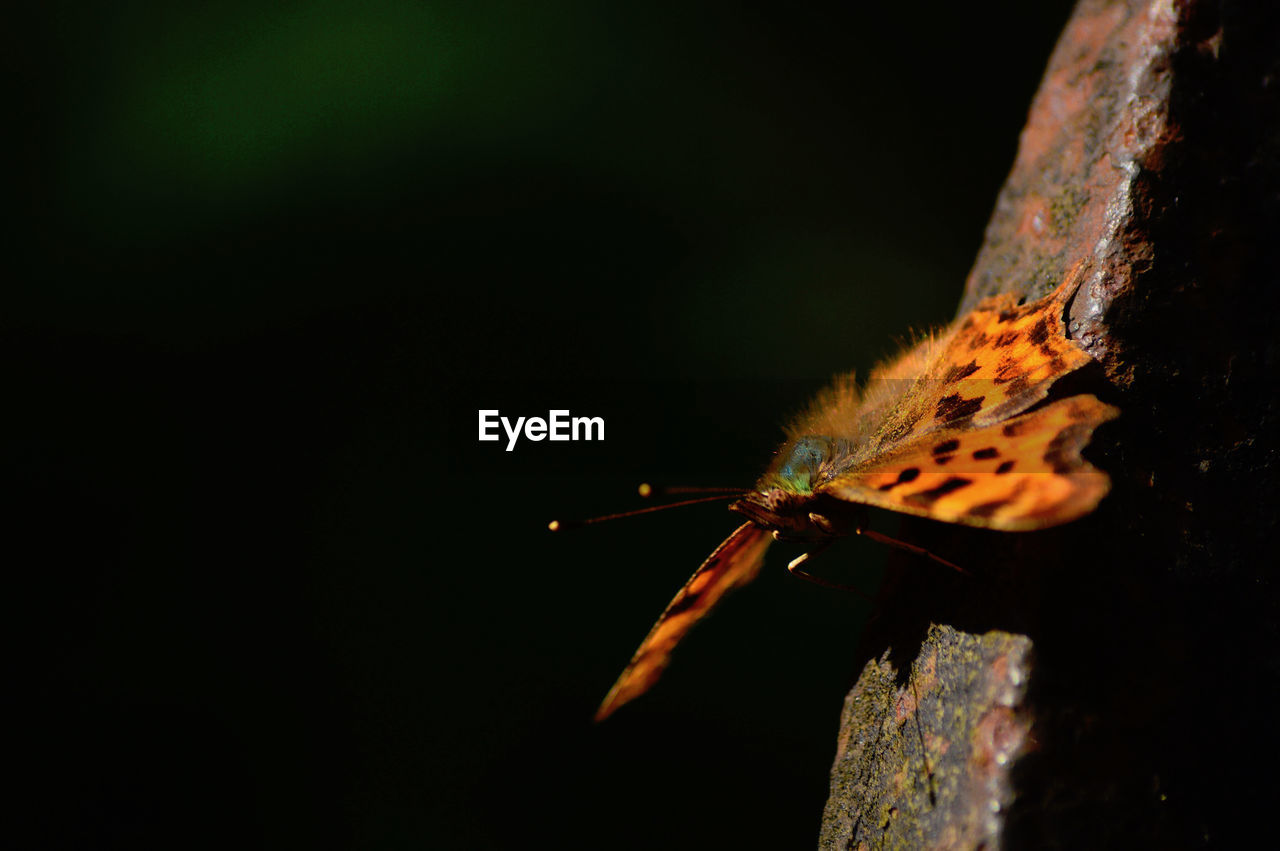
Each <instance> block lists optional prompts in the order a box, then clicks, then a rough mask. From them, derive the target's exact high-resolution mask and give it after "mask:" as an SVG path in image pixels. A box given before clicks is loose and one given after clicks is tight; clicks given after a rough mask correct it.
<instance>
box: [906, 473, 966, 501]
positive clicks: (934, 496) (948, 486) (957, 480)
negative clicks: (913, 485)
mask: <svg viewBox="0 0 1280 851" xmlns="http://www.w3.org/2000/svg"><path fill="white" fill-rule="evenodd" d="M971 484H973V479H965V478H961V477H960V476H952V477H951V478H949V479H947V480H946V481H945V482H943V483H942V484H940V485H938V486H937V487H936V488H930V489H929V490H927V491H920V493H913V494H911V495H910V496H908V497H907V499H906V501H907V502H909V503H911V504H912V505H932V504H933V503H935V502H937V501H938V500H940V499H942V498H943V497H944V496H946V495H947V494H949V493H955V492H956V491H958V490H960V489H961V488H967V487H968V486H969V485H971Z"/></svg>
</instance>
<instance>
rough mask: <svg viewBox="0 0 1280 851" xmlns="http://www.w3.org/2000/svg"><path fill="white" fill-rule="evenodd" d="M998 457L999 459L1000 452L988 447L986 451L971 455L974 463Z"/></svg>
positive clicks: (982, 450)
mask: <svg viewBox="0 0 1280 851" xmlns="http://www.w3.org/2000/svg"><path fill="white" fill-rule="evenodd" d="M999 457H1000V450H998V449H996V448H995V447H994V446H989V447H987V448H986V449H979V450H977V451H976V452H974V453H973V458H974V460H975V461H982V460H985V459H987V458H999Z"/></svg>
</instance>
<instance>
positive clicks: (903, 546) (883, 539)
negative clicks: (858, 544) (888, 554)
mask: <svg viewBox="0 0 1280 851" xmlns="http://www.w3.org/2000/svg"><path fill="white" fill-rule="evenodd" d="M856 531H857V533H858V534H859V535H866V536H867V537H868V538H870V539H871V540H873V541H878V542H880V543H882V544H885V545H886V546H890V547H897V548H898V549H900V550H906V551H907V552H909V553H914V554H915V555H918V556H924V557H925V558H930V559H933V560H934V561H936V562H937V563H938V564H941V565H945V566H947V567H949V568H951V569H952V570H954V571H956V572H957V573H962V574H964V575H965V576H973V574H972V573H970V572H969V571H967V570H965V569H964V568H963V567H961V566H960V565H958V564H952V563H951V562H949V561H947V560H946V559H945V558H943V557H942V556H938V555H934V554H933V553H931V552H929V551H928V550H926V549H925V548H924V547H917V546H916V545H915V544H908V543H907V542H906V541H899V540H898V539H897V538H890V537H889V536H888V535H884V534H881V533H880V532H873V531H872V530H870V529H857V530H856Z"/></svg>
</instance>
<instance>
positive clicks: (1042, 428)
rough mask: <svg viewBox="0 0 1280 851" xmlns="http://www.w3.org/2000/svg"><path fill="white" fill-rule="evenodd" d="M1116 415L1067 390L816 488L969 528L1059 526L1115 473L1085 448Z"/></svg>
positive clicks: (911, 445)
mask: <svg viewBox="0 0 1280 851" xmlns="http://www.w3.org/2000/svg"><path fill="white" fill-rule="evenodd" d="M1119 413H1120V412H1119V410H1118V409H1116V408H1114V407H1112V406H1111V405H1107V404H1105V403H1103V402H1100V401H1098V399H1097V398H1095V397H1093V396H1071V397H1069V398H1066V399H1061V400H1059V401H1056V402H1053V403H1052V404H1049V405H1046V406H1044V407H1043V408H1038V409H1036V410H1034V411H1031V412H1028V413H1024V414H1020V415H1018V416H1015V417H1011V418H1009V419H1007V420H1005V421H1004V422H1000V423H997V424H995V425H991V426H987V427H986V428H980V429H973V428H965V429H943V430H938V431H934V432H931V433H928V434H926V435H924V436H922V437H921V438H919V439H916V440H912V441H909V442H907V443H905V444H904V445H902V446H901V447H900V448H898V449H897V450H894V451H892V452H889V453H887V454H885V455H883V456H880V457H877V458H873V459H871V460H869V461H868V462H866V463H864V464H862V465H859V466H857V467H855V468H854V469H852V470H849V471H848V472H846V473H844V474H842V475H840V476H838V477H836V478H835V479H833V480H832V481H830V482H828V483H826V484H824V485H823V486H821V487H820V488H819V489H818V492H820V493H825V494H829V495H831V496H835V497H837V498H839V499H844V500H848V501H850V502H859V503H865V504H868V505H875V506H879V507H881V508H887V509H890V510H892V511H900V512H904V513H907V514H918V515H921V516H924V517H932V518H934V519H936V520H943V521H946V522H950V523H964V524H967V525H970V526H982V527H985V528H991V529H1005V530H1011V531H1017V530H1028V529H1043V528H1046V527H1049V526H1056V525H1058V524H1061V523H1066V522H1068V521H1071V520H1074V519H1076V518H1077V517H1080V516H1082V515H1084V514H1087V513H1088V512H1089V511H1091V510H1093V508H1094V506H1096V505H1097V504H1098V502H1099V500H1101V499H1102V497H1103V496H1105V495H1106V493H1107V491H1108V490H1109V488H1110V479H1109V478H1108V477H1107V475H1106V474H1105V473H1103V472H1101V471H1100V470H1098V469H1097V468H1095V467H1094V466H1093V465H1091V464H1090V463H1089V462H1088V461H1086V460H1084V458H1082V457H1081V455H1080V451H1081V450H1082V449H1083V448H1084V447H1085V446H1086V445H1088V443H1089V438H1090V437H1091V436H1092V434H1093V430H1094V429H1095V428H1096V427H1097V426H1099V425H1101V424H1102V423H1104V422H1106V421H1107V420H1110V419H1113V418H1115V417H1116V416H1118V415H1119Z"/></svg>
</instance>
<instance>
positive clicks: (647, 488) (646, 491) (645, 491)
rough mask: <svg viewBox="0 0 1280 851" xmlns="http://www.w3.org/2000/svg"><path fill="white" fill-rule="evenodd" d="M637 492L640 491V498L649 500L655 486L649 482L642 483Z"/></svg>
mask: <svg viewBox="0 0 1280 851" xmlns="http://www.w3.org/2000/svg"><path fill="white" fill-rule="evenodd" d="M636 490H638V491H639V492H640V496H642V497H644V498H645V499H648V498H649V497H650V496H652V495H653V485H651V484H649V483H648V482H641V483H640V487H638V488H636Z"/></svg>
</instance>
